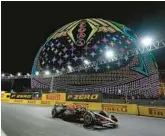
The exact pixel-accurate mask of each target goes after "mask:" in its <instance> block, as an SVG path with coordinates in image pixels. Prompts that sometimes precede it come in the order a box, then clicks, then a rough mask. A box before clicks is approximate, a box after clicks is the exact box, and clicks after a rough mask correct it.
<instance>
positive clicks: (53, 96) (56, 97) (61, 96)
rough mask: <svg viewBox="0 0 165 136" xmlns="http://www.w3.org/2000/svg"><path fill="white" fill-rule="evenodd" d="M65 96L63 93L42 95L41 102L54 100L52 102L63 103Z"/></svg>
mask: <svg viewBox="0 0 165 136" xmlns="http://www.w3.org/2000/svg"><path fill="white" fill-rule="evenodd" d="M65 99H66V94H65V93H48V94H43V95H42V100H46V101H47V100H48V101H50V100H54V101H65Z"/></svg>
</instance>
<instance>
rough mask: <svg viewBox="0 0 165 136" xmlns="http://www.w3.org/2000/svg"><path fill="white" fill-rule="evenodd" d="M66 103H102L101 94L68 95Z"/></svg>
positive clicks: (77, 93)
mask: <svg viewBox="0 0 165 136" xmlns="http://www.w3.org/2000/svg"><path fill="white" fill-rule="evenodd" d="M66 101H77V102H101V94H100V93H82V92H81V93H79V92H75V93H67V94H66Z"/></svg>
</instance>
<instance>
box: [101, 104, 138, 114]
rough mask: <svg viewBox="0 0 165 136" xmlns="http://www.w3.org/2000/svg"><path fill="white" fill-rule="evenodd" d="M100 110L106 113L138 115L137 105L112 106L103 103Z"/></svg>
mask: <svg viewBox="0 0 165 136" xmlns="http://www.w3.org/2000/svg"><path fill="white" fill-rule="evenodd" d="M101 109H102V110H104V111H106V112H114V113H126V114H134V115H137V114H138V108H137V104H112V103H103V104H102V106H101Z"/></svg>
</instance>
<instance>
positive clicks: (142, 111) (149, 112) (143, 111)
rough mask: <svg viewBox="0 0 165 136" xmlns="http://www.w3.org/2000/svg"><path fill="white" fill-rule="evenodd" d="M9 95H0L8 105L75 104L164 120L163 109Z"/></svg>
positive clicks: (58, 96) (59, 96)
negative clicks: (11, 96) (33, 98)
mask: <svg viewBox="0 0 165 136" xmlns="http://www.w3.org/2000/svg"><path fill="white" fill-rule="evenodd" d="M9 96H10V93H5V94H4V93H3V94H1V101H2V102H8V103H19V104H35V105H45V106H53V105H55V104H67V105H69V104H75V105H77V106H81V107H85V108H86V109H89V110H104V111H106V112H114V113H125V114H134V115H142V116H151V117H161V118H165V108H163V107H146V106H138V105H137V104H114V103H95V102H75V101H66V100H65V98H66V94H65V93H50V94H43V96H42V100H25V99H10V97H9Z"/></svg>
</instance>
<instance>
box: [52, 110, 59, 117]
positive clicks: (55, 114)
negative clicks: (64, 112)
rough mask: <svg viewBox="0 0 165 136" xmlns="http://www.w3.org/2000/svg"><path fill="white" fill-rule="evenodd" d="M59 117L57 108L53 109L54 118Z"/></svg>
mask: <svg viewBox="0 0 165 136" xmlns="http://www.w3.org/2000/svg"><path fill="white" fill-rule="evenodd" d="M57 116H58V114H57V111H56V108H53V109H52V118H55V117H57Z"/></svg>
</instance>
